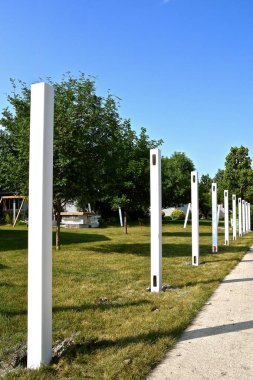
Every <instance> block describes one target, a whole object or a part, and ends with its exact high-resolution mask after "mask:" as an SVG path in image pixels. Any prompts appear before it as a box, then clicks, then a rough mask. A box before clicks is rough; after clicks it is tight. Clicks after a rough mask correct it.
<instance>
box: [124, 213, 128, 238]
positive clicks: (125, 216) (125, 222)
mask: <svg viewBox="0 0 253 380" xmlns="http://www.w3.org/2000/svg"><path fill="white" fill-rule="evenodd" d="M124 227H125V234H127V212H126V210H125V212H124Z"/></svg>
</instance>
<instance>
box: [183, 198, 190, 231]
mask: <svg viewBox="0 0 253 380" xmlns="http://www.w3.org/2000/svg"><path fill="white" fill-rule="evenodd" d="M190 211H191V204H190V203H188V206H187V211H186V215H185V220H184V228H186V226H187V223H188V219H189V214H190Z"/></svg>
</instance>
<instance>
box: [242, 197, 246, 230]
mask: <svg viewBox="0 0 253 380" xmlns="http://www.w3.org/2000/svg"><path fill="white" fill-rule="evenodd" d="M242 233H243V235H244V234H245V233H246V221H245V200H244V199H243V200H242Z"/></svg>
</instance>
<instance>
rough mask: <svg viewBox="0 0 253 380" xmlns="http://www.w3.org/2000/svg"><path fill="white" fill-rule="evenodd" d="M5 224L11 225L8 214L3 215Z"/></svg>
mask: <svg viewBox="0 0 253 380" xmlns="http://www.w3.org/2000/svg"><path fill="white" fill-rule="evenodd" d="M5 223H6V224H12V218H11V216H10V214H9V213H8V212H6V214H5Z"/></svg>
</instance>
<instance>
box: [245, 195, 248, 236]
mask: <svg viewBox="0 0 253 380" xmlns="http://www.w3.org/2000/svg"><path fill="white" fill-rule="evenodd" d="M244 207H245V234H246V233H247V232H248V203H247V202H246V201H245V202H244Z"/></svg>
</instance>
